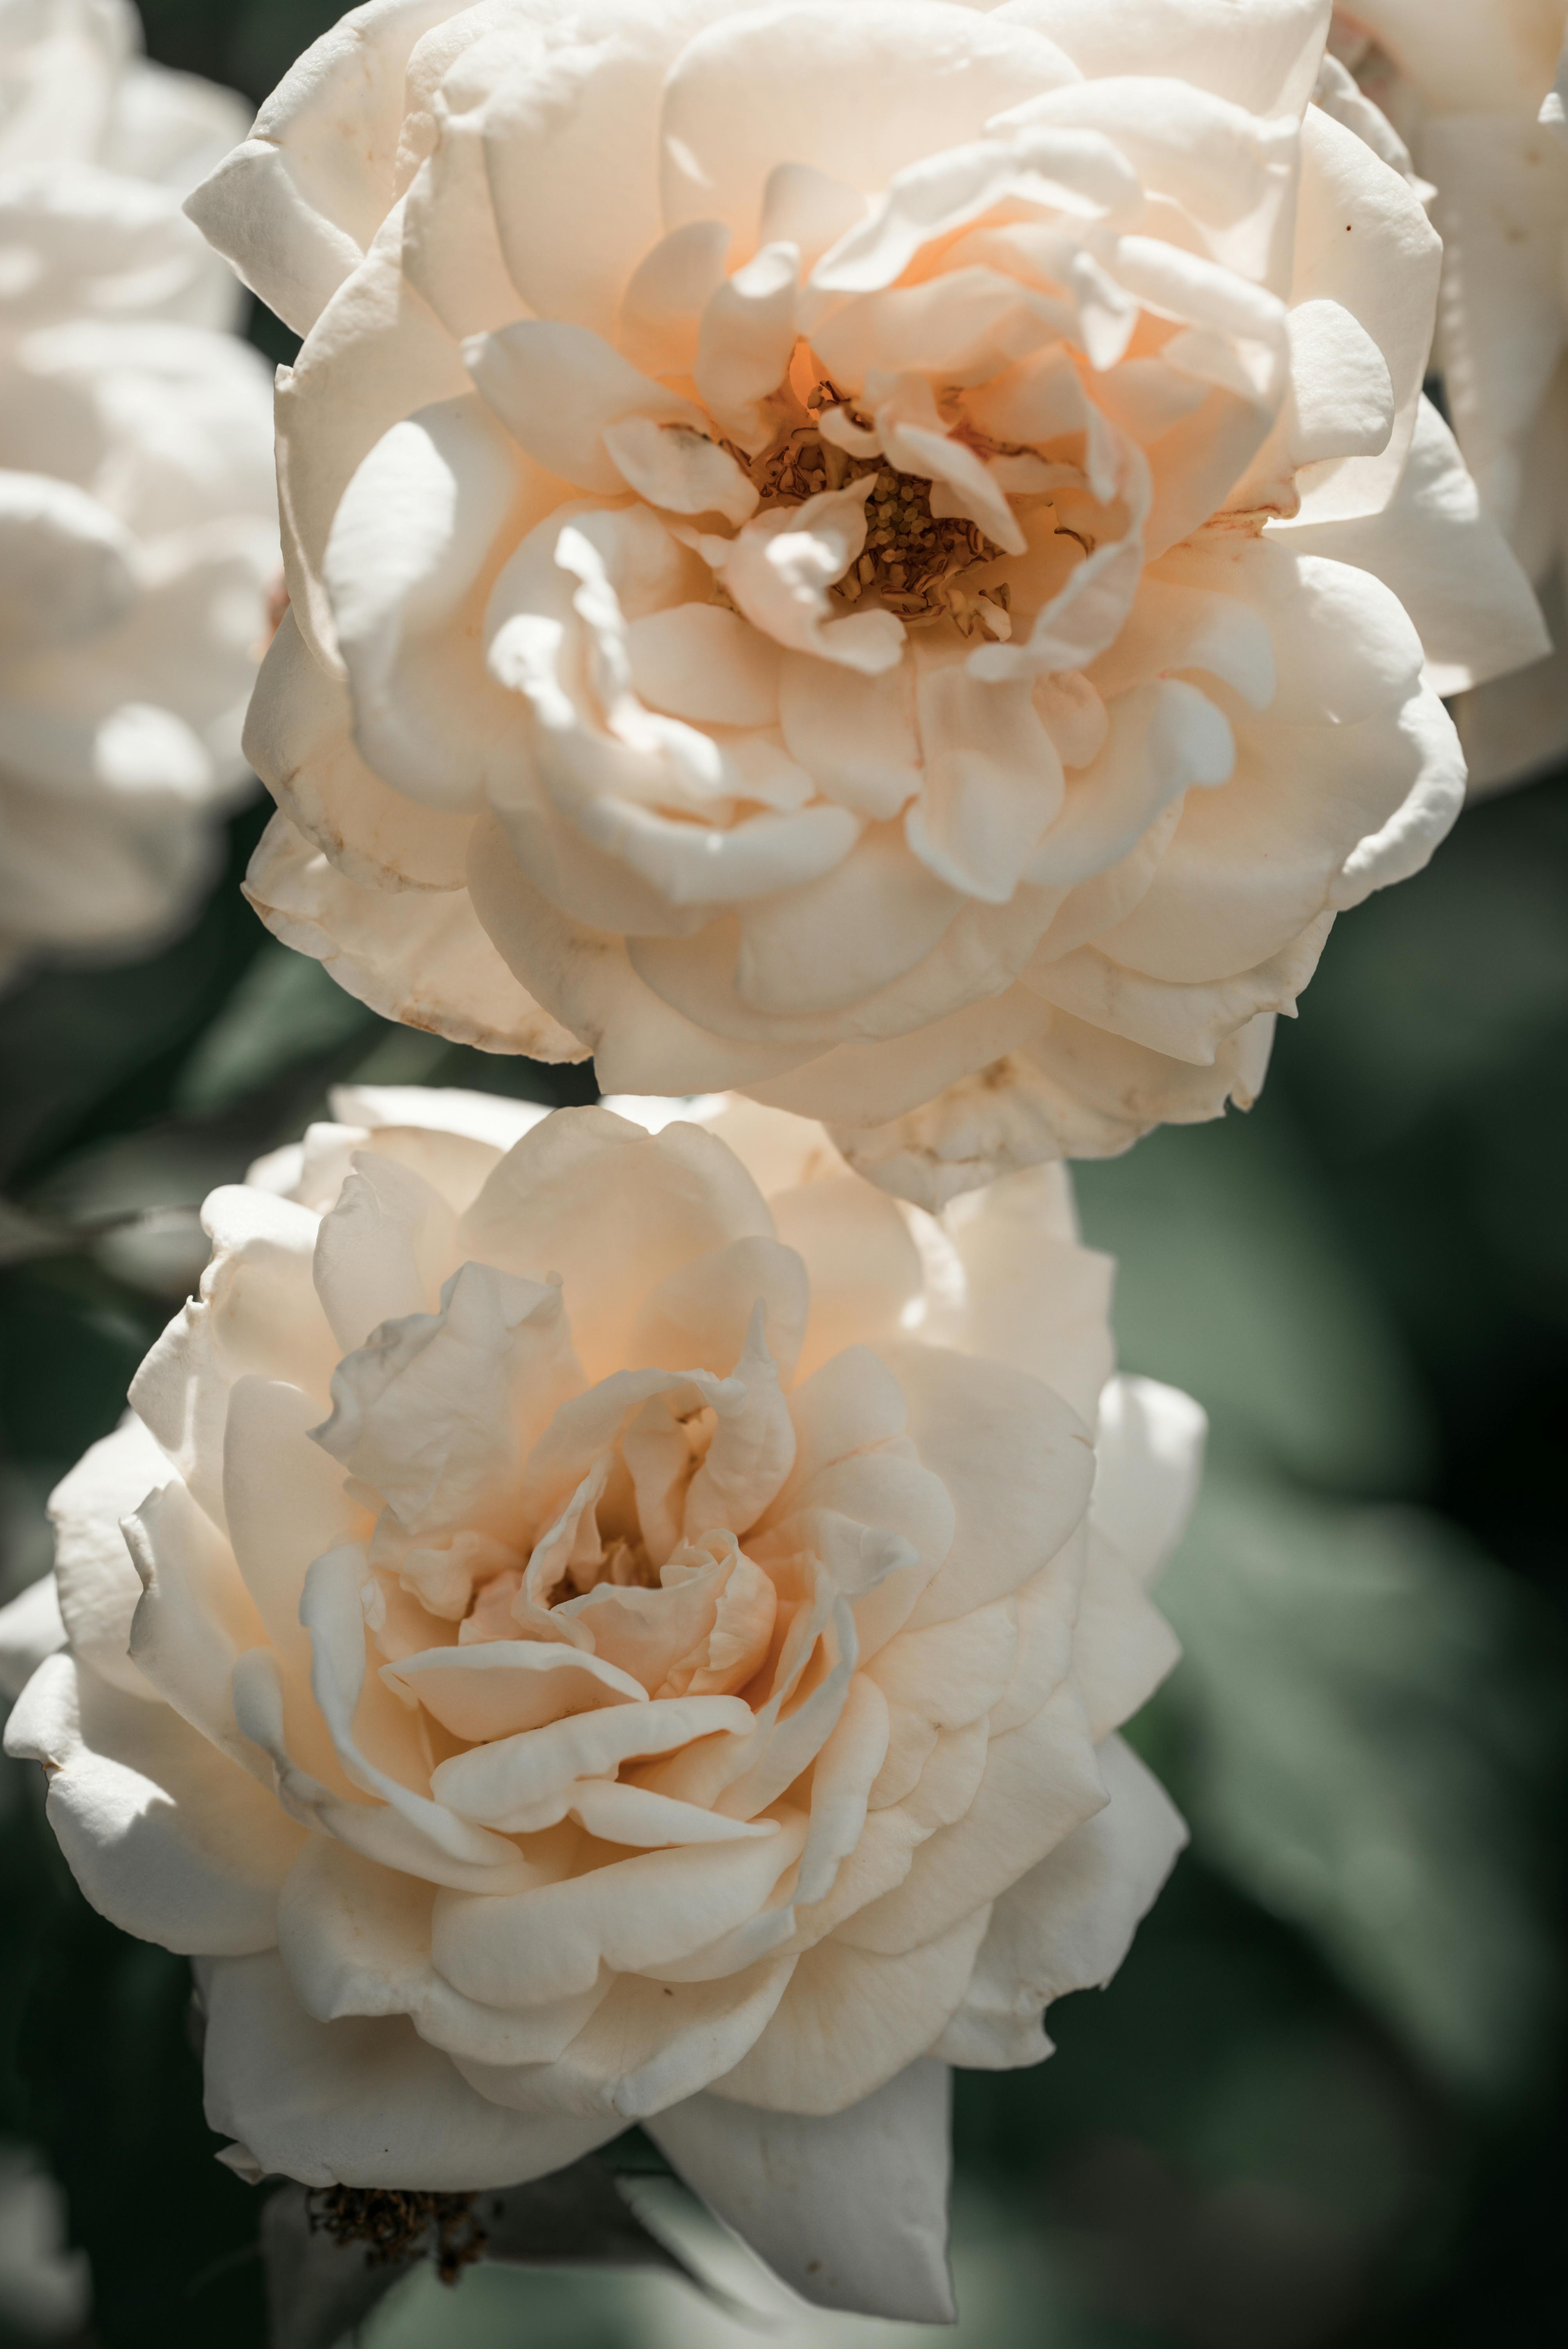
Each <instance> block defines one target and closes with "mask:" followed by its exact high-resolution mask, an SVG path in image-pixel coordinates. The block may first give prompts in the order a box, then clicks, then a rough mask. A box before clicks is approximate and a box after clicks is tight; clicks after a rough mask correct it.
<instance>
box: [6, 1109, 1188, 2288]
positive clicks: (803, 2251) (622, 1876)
mask: <svg viewBox="0 0 1568 2349" xmlns="http://www.w3.org/2000/svg"><path fill="white" fill-rule="evenodd" d="M626 1106H627V1107H629V1108H630V1107H634V1106H635V1105H634V1104H627V1105H626ZM336 1110H337V1114H338V1116H339V1118H340V1119H341V1120H342V1121H343V1122H342V1123H335V1124H328V1125H319V1126H315V1127H313V1128H312V1129H311V1131H310V1133H309V1134H308V1135H307V1137H306V1140H305V1142H304V1145H303V1147H302V1148H297V1149H294V1150H292V1151H287V1152H284V1153H282V1154H278V1155H277V1156H276V1157H274V1158H273V1159H271V1160H269V1161H266V1162H264V1163H263V1164H261V1165H259V1166H257V1167H255V1168H253V1170H252V1176H251V1180H250V1181H249V1183H248V1184H246V1185H235V1186H232V1187H231V1188H228V1189H225V1190H222V1191H219V1192H217V1193H215V1194H214V1195H213V1196H212V1197H211V1199H210V1200H209V1201H208V1203H207V1207H206V1211H205V1215H206V1222H207V1226H208V1229H209V1230H210V1231H211V1233H212V1235H213V1237H214V1243H215V1247H214V1255H213V1259H212V1263H211V1267H210V1268H209V1270H208V1272H207V1274H206V1275H205V1277H204V1278H203V1281H202V1284H201V1290H202V1293H201V1300H200V1301H199V1302H197V1303H194V1304H192V1305H191V1306H189V1307H188V1308H187V1309H186V1310H185V1311H184V1312H183V1313H182V1314H181V1316H180V1317H179V1318H178V1319H176V1320H175V1321H173V1322H172V1323H171V1324H170V1328H169V1329H168V1330H167V1331H166V1332H165V1334H164V1336H163V1338H162V1339H161V1340H160V1341H159V1343H158V1345H157V1346H156V1347H155V1348H154V1350H153V1351H152V1352H151V1354H150V1355H149V1357H148V1359H147V1361H146V1362H145V1363H144V1365H143V1367H142V1369H141V1371H139V1373H138V1376H137V1378H136V1380H135V1381H134V1382H133V1385H132V1389H131V1394H132V1401H133V1406H134V1411H133V1415H131V1416H129V1417H128V1418H127V1420H126V1421H125V1423H123V1424H122V1426H121V1427H120V1428H119V1431H118V1432H117V1433H115V1434H113V1435H111V1436H109V1437H108V1438H107V1439H106V1440H105V1441H104V1442H103V1443H101V1444H97V1445H95V1446H94V1448H93V1450H92V1451H91V1452H89V1453H88V1455H87V1457H86V1459H85V1460H84V1461H83V1462H82V1463H81V1464H79V1466H78V1467H77V1469H76V1470H75V1471H74V1472H73V1473H72V1475H70V1476H69V1477H67V1480H66V1482H65V1483H64V1484H63V1485H61V1486H60V1488H59V1490H58V1491H57V1494H56V1495H55V1499H54V1502H53V1505H52V1506H53V1511H54V1516H55V1519H56V1524H57V1535H58V1541H57V1562H56V1578H55V1580H56V1588H57V1599H58V1606H59V1609H60V1610H61V1615H62V1616H63V1623H62V1621H61V1619H60V1616H54V1617H51V1612H50V1600H49V1591H48V1588H47V1586H46V1587H45V1588H44V1590H43V1592H42V1594H41V1596H40V1595H39V1594H34V1593H29V1594H27V1595H26V1597H25V1598H24V1599H23V1600H21V1601H20V1602H18V1604H17V1605H16V1606H15V1607H14V1608H13V1609H10V1610H7V1613H6V1614H5V1617H4V1618H3V1619H0V1649H4V1650H5V1651H8V1653H9V1655H10V1659H11V1661H12V1663H15V1661H16V1660H17V1658H18V1656H28V1657H31V1658H35V1659H36V1658H37V1657H39V1656H40V1655H42V1661H39V1662H38V1665H37V1669H36V1671H35V1672H34V1674H33V1677H32V1678H31V1680H30V1681H29V1682H28V1683H27V1685H26V1689H25V1690H24V1692H23V1694H22V1696H21V1698H20V1700H19V1702H18V1703H17V1705H16V1707H15V1711H14V1713H13V1714H12V1716H11V1722H10V1726H9V1729H8V1731H7V1744H8V1750H10V1751H11V1752H13V1753H18V1754H26V1755H30V1756H32V1757H34V1758H36V1759H39V1760H42V1761H44V1762H45V1763H46V1764H47V1765H48V1769H49V1774H50V1777H49V1795H48V1804H49V1816H50V1819H51V1821H52V1823H53V1825H54V1827H55V1830H56V1833H57V1836H58V1837H59V1839H60V1842H61V1845H62V1847H63V1848H64V1850H65V1853H66V1856H67V1858H68V1860H69V1861H70V1864H71V1867H72V1868H73V1869H74V1870H75V1872H76V1874H77V1878H78V1880H79V1882H80V1883H81V1885H82V1888H83V1889H84V1890H85V1891H86V1893H87V1894H88V1898H89V1899H92V1900H93V1901H94V1902H95V1903H96V1905H97V1906H98V1908H99V1909H102V1910H103V1911H104V1913H105V1914H106V1915H108V1916H109V1917H110V1918H112V1919H113V1920H115V1921H116V1922H117V1923H119V1924H120V1925H121V1926H123V1927H125V1928H126V1929H127V1930H129V1931H131V1932H134V1933H139V1934H142V1935H144V1936H146V1937H147V1938H148V1939H150V1940H160V1941H162V1942H163V1943H165V1945H167V1946H169V1947H170V1948H173V1949H176V1950H181V1951H190V1952H191V1953H192V1954H193V1955H195V1956H196V1958H197V1959H198V1961H199V1964H198V1975H199V1979H200V1981H201V1986H202V1994H203V1999H204V2002H205V2007H206V2013H207V2038H206V2076H207V2110H208V2115H209V2118H210V2119H211V2123H212V2125H213V2126H214V2127H217V2128H220V2129H222V2130H223V2131H224V2132H225V2133H226V2134H227V2135H229V2136H230V2137H232V2138H234V2139H235V2140H236V2143H235V2146H234V2147H233V2148H232V2154H231V2157H230V2158H232V2162H233V2164H234V2166H235V2167H236V2168H239V2169H241V2170H242V2173H243V2174H246V2175H255V2174H258V2173H260V2172H265V2171H282V2172H284V2173H285V2174H287V2175H290V2176H293V2177H295V2178H300V2179H303V2180H304V2182H305V2183H307V2184H311V2185H323V2184H326V2183H329V2182H332V2181H334V2180H341V2181H343V2182H344V2183H346V2184H349V2185H358V2186H385V2187H399V2186H401V2187H426V2188H454V2189H461V2188H472V2187H480V2186H487V2185H505V2184H508V2183H512V2182H518V2181H521V2180H523V2179H526V2178H532V2177H538V2176H542V2175H543V2174H544V2173H545V2172H547V2171H549V2170H552V2169H554V2168H559V2167H560V2166H561V2165H562V2164H563V2163H565V2162H568V2161H571V2160H573V2159H575V2158H577V2157H578V2156H579V2155H580V2154H582V2153H583V2152H586V2151H588V2150H589V2149H591V2148H592V2147H594V2146H597V2145H601V2144H603V2143H604V2142H605V2141H607V2140H608V2139H609V2138H611V2137H615V2136H617V2135H618V2134H619V2133H620V2132H621V2131H622V2130H623V2129H624V2127H626V2125H627V2124H628V2122H631V2121H634V2120H638V2121H642V2122H644V2123H645V2125H646V2127H648V2128H649V2129H650V2131H651V2132H652V2134H653V2135H654V2137H655V2138H656V2139H657V2141H658V2142H659V2144H660V2145H661V2146H662V2147H664V2148H665V2151H666V2153H667V2154H668V2156H669V2158H670V2159H671V2161H672V2162H673V2163H674V2165H675V2166H676V2168H677V2169H679V2170H680V2171H681V2173H682V2174H683V2175H684V2176H685V2177H686V2178H687V2180H688V2181H689V2182H690V2183H691V2184H692V2185H693V2186H694V2187H695V2188H696V2189H697V2190H698V2192H699V2193H700V2194H702V2195H703V2197H704V2198H705V2199H707V2201H708V2202H709V2203H710V2204H712V2206H713V2207H714V2208H715V2209H717V2211H718V2212H719V2213H720V2215H721V2216H723V2217H725V2218H727V2219H728V2220H730V2221H731V2222H732V2223H733V2224H734V2225H736V2226H737V2227H738V2229H739V2230H740V2231H741V2232H742V2233H743V2234H744V2235H745V2236H746V2237H747V2239H748V2240H749V2241H750V2242H752V2243H753V2244H754V2245H755V2246H756V2247H757V2248H758V2250H760V2251H762V2252H763V2254H764V2256H765V2257H766V2258H767V2259H768V2260H769V2261H770V2262H771V2263H772V2264H773V2265H774V2266H775V2267H776V2268H778V2269H779V2271H780V2272H782V2273H783V2274H784V2275H785V2276H786V2278H787V2280H788V2281H789V2282H791V2283H792V2284H794V2285H795V2286H796V2287H797V2288H798V2289H799V2290H800V2291H801V2292H804V2293H805V2295H806V2296H807V2297H808V2298H810V2299H812V2300H817V2301H820V2302H825V2303H826V2304H828V2305H830V2306H840V2307H848V2308H861V2309H866V2310H869V2311H872V2312H880V2313H886V2314H889V2315H907V2316H913V2317H920V2318H924V2319H926V2320H928V2321H941V2320H942V2319H943V2318H944V2316H946V2315H949V2314H950V2313H951V2310H950V2308H949V2305H948V2300H947V2283H946V2274H945V2263H944V2236H945V2197H946V2184H947V2171H948V2149H947V2103H948V2087H949V2082H948V2075H947V2067H948V2065H950V2064H968V2065H974V2066H977V2067H980V2068H983V2069H988V2070H1001V2069H1008V2068H1011V2067H1013V2066H1016V2065H1020V2064H1035V2063H1038V2062H1040V2061H1041V2060H1042V2059H1043V2058H1044V2057H1045V2056H1046V2055H1047V2054H1049V2052H1050V2046H1049V2042H1048V2041H1047V2038H1046V2036H1045V2033H1044V2031H1043V2029H1042V2027H1041V2013H1042V2010H1043V2009H1044V2008H1045V2006H1046V2005H1047V2003H1048V2002H1050V2001H1052V2000H1053V1999H1056V1998H1057V1997H1059V1996H1061V1995H1062V1994H1063V1993H1064V1992H1068V1991H1071V1990H1075V1989H1081V1988H1087V1987H1088V1986H1090V1985H1092V1984H1096V1983H1099V1982H1105V1981H1106V1980H1107V1979H1108V1978H1109V1975H1110V1974H1111V1973H1113V1972H1114V1971H1115V1970H1116V1968H1117V1966H1118V1965H1119V1963H1120V1961H1121V1959H1122V1956H1123V1954H1124V1953H1125V1951H1126V1949H1127V1947H1128V1945H1129V1943H1130V1940H1131V1938H1132V1934H1133V1931H1134V1929H1135V1927H1136V1925H1137V1923H1138V1920H1139V1919H1140V1917H1141V1916H1142V1914H1143V1912H1144V1910H1145V1909H1147V1907H1148V1906H1149V1903H1150V1900H1151V1899H1153V1897H1154V1895H1155V1893H1156V1891H1157V1890H1158V1889H1159V1887H1160V1884H1161V1881H1162V1880H1163V1878H1164V1877H1165V1874H1166V1872H1167V1870H1168V1869H1169V1868H1170V1866H1171V1861H1172V1860H1173V1859H1174V1857H1175V1856H1176V1853H1177V1851H1178V1849H1179V1848H1180V1846H1181V1842H1182V1840H1183V1831H1182V1828H1181V1821H1180V1820H1179V1819H1178V1818H1177V1816H1176V1815H1175V1813H1174V1811H1173V1810H1172V1808H1171V1805H1170V1803H1169V1801H1168V1800H1167V1798H1166V1796H1165V1795H1164V1794H1163V1793H1162V1792H1161V1788H1160V1787H1159V1785H1157V1784H1156V1782H1155V1781H1154V1779H1153V1778H1152V1777H1151V1776H1150V1774H1149V1772H1148V1771H1147V1770H1146V1769H1145V1768H1144V1767H1143V1765H1142V1764H1140V1762H1139V1761H1138V1760H1137V1758H1136V1757H1135V1756H1134V1754H1132V1752H1131V1750H1130V1747H1128V1746H1127V1745H1125V1744H1123V1743H1122V1742H1121V1741H1120V1739H1119V1737H1118V1736H1117V1735H1116V1731H1117V1729H1118V1726H1119V1724H1120V1723H1122V1722H1124V1721H1125V1720H1126V1719H1127V1718H1128V1717H1129V1715H1130V1713H1133V1712H1135V1711H1136V1710H1137V1708H1138V1707H1139V1706H1140V1704H1141V1703H1142V1702H1143V1701H1144V1699H1145V1698H1146V1697H1147V1696H1148V1695H1149V1694H1150V1692H1151V1690H1152V1689H1153V1688H1154V1687H1155V1686H1156V1685H1157V1684H1158V1682H1160V1681H1161V1679H1162V1678H1163V1676H1164V1674H1165V1673H1166V1672H1167V1671H1169V1669H1170V1667H1171V1663H1172V1662H1173V1661H1174V1658H1175V1654H1176V1648H1175V1641H1174V1640H1173V1637H1172V1635H1171V1631H1170V1630H1169V1628H1168V1627H1167V1625H1166V1624H1165V1622H1164V1620H1163V1619H1162V1617H1161V1615H1160V1614H1159V1612H1158V1610H1157V1609H1156V1608H1155V1607H1154V1605H1153V1603H1152V1601H1151V1600H1150V1598H1149V1596H1148V1592H1147V1588H1146V1585H1147V1583H1148V1581H1149V1579H1150V1577H1151V1576H1152V1574H1153V1573H1154V1572H1155V1571H1156V1570H1157V1568H1159V1566H1160V1565H1161V1563H1162V1561H1163V1559H1164V1557H1165V1556H1166V1554H1167V1553H1168V1551H1169V1549H1170V1547H1171V1544H1172V1542H1173V1541H1174V1539H1175V1537H1176V1536H1177V1534H1178V1533H1179V1531H1180V1529H1181V1524H1182V1522H1183V1519H1184V1516H1185V1514H1186V1510H1187V1506H1188V1505H1189V1504H1190V1502H1191V1495H1192V1490H1193V1485H1194V1483H1195V1480H1196V1475H1197V1462H1198V1451H1199V1447H1200V1444H1201V1437H1202V1413H1200V1412H1199V1411H1198V1409H1197V1407H1196V1405H1194V1404H1192V1403H1191V1402H1188V1400H1187V1399H1186V1398H1185V1397H1184V1396H1181V1395H1179V1394H1176V1393H1174V1392H1171V1390H1170V1389H1168V1388H1163V1387H1158V1386H1154V1385H1152V1384H1150V1382H1149V1381H1140V1380H1127V1379H1116V1378H1113V1377H1112V1376H1111V1371H1112V1352H1111V1339H1110V1331H1109V1321H1108V1318H1107V1309H1108V1302H1109V1287H1110V1276H1111V1269H1112V1268H1111V1266H1110V1264H1109V1260H1108V1259H1107V1258H1105V1257H1099V1256H1097V1255H1094V1254H1092V1253H1091V1252H1090V1251H1088V1250H1087V1249H1085V1248H1084V1247H1081V1245H1080V1244H1079V1242H1078V1237H1077V1233H1076V1228H1075V1225H1074V1219H1073V1211H1072V1202H1071V1195H1070V1192H1069V1191H1068V1184H1067V1178H1066V1175H1065V1174H1064V1172H1063V1171H1062V1170H1061V1169H1060V1168H1057V1167H1050V1168H1045V1169H1037V1170H1030V1171H1027V1172H1025V1173H1022V1174H1016V1175H1015V1176H1013V1177H1011V1178H1009V1179H1008V1180H1006V1181H1004V1182H1001V1183H998V1184H995V1185H992V1186H991V1187H990V1188H989V1189H987V1190H985V1191H984V1192H982V1193H980V1194H978V1195H976V1196H975V1198H973V1199H972V1200H966V1201H965V1202H963V1203H962V1206H960V1207H957V1208H954V1210H953V1211H951V1213H950V1216H949V1218H948V1220H947V1222H946V1224H945V1226H937V1225H935V1224H934V1223H933V1222H932V1221H931V1220H930V1219H928V1218H927V1217H925V1216H923V1215H922V1214H921V1213H920V1211H918V1210H914V1209H904V1208H902V1207H901V1206H898V1205H897V1204H896V1203H895V1202H893V1201H892V1200H891V1199H889V1198H888V1197H886V1195H884V1194H882V1193H881V1192H878V1191H876V1190H875V1189H873V1188H872V1186H871V1185H868V1184H865V1183H862V1182H861V1181H860V1180H859V1178H858V1177H856V1176H854V1175H852V1174H849V1173H848V1172H847V1170H846V1169H845V1168H844V1165H843V1163H842V1161H841V1159H840V1158H839V1157H838V1155H837V1154H836V1153H835V1152H834V1151H833V1149H832V1147H831V1145H830V1143H829V1142H828V1140H827V1138H826V1136H825V1135H824V1134H823V1133H822V1131H821V1129H820V1127H817V1126H813V1125H810V1124H808V1123H805V1122H803V1121H800V1120H797V1119H792V1118H789V1117H787V1116H785V1115H783V1114H782V1113H781V1112H778V1111H775V1110H769V1109H765V1108H762V1107H760V1106H759V1105H758V1104H756V1103H753V1102H734V1103H730V1104H726V1103H724V1102H719V1103H717V1104H712V1105H709V1107H708V1108H707V1112H705V1115H706V1123H702V1124H698V1123H691V1122H688V1121H683V1120H679V1119H676V1120H674V1121H670V1122H666V1123H663V1124H662V1125H661V1127H660V1130H659V1132H658V1133H656V1134H655V1133H649V1132H648V1131H646V1130H645V1127H644V1126H643V1125H642V1124H641V1123H634V1122H633V1121H632V1120H631V1119H629V1118H627V1117H624V1116H621V1115H619V1114H615V1113H613V1112H611V1111H610V1110H607V1109H568V1110H560V1111H557V1112H555V1113H554V1114H553V1115H551V1116H548V1117H547V1116H545V1115H544V1114H543V1113H542V1112H539V1111H536V1110H535V1111H531V1110H529V1109H528V1108H527V1107H525V1106H523V1105H521V1104H518V1103H513V1102H501V1101H497V1100H494V1099H490V1098H481V1097H478V1096H474V1095H469V1094H452V1093H419V1092H363V1091H362V1092H354V1093H349V1094H346V1095H340V1096H339V1097H338V1100H337V1102H336ZM508 1143H510V1144H511V1146H510V1148H508V1147H506V1146H505V1145H506V1144H508ZM122 1525H123V1528H124V1530H123V1533H122V1530H121V1529H122ZM133 1561H134V1563H133ZM50 1650H53V1652H52V1653H45V1652H44V1651H50Z"/></svg>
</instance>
